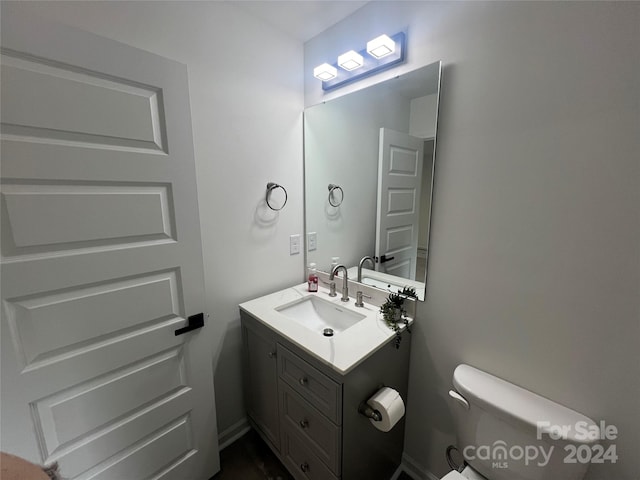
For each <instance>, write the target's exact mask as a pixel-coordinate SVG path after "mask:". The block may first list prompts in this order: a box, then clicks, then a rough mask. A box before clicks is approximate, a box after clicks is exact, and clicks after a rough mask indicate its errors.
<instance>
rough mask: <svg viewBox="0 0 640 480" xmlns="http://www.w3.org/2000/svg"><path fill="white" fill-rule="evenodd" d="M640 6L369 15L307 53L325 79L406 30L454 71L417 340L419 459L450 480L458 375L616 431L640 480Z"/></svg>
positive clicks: (309, 83)
mask: <svg viewBox="0 0 640 480" xmlns="http://www.w3.org/2000/svg"><path fill="white" fill-rule="evenodd" d="M639 29H640V3H637V2H588V3H587V2H512V3H502V2H489V3H484V2H469V3H466V2H443V3H438V2H384V1H380V2H372V3H370V4H368V5H366V6H365V7H363V8H362V9H360V10H358V11H357V12H355V13H354V14H353V15H352V16H350V17H348V18H347V19H346V20H345V21H343V22H341V23H339V24H337V25H336V26H334V27H332V28H330V29H328V30H327V31H325V32H323V33H322V34H320V35H319V36H317V37H315V38H314V39H312V40H310V41H309V42H308V43H306V44H305V103H306V104H307V105H313V104H315V103H318V101H320V100H321V99H322V98H323V95H322V91H321V89H320V86H319V82H318V81H316V80H315V79H314V78H313V77H312V75H311V71H312V68H313V66H314V65H318V64H319V63H321V62H324V61H328V60H332V59H335V58H336V56H337V55H338V54H340V53H342V52H343V51H345V50H347V49H350V48H354V47H355V48H356V49H359V48H362V46H363V45H364V44H365V42H366V41H367V40H369V39H371V38H373V37H374V36H377V35H378V34H380V33H383V32H386V33H389V34H394V33H396V32H398V31H400V30H404V31H406V32H407V35H408V61H407V63H406V64H405V65H403V66H401V67H398V68H397V69H394V70H393V71H391V72H386V73H383V74H380V75H378V76H376V77H374V78H370V79H367V80H366V81H363V82H361V83H359V84H357V85H355V86H351V87H348V88H347V87H346V88H345V89H343V90H342V91H338V92H336V93H334V94H332V96H336V95H341V94H344V93H345V92H348V91H351V90H354V89H358V88H361V87H362V85H366V84H368V83H371V82H377V81H379V80H381V79H383V78H389V77H390V76H393V75H397V73H398V72H401V71H408V70H412V69H415V68H417V67H420V66H423V65H426V64H429V63H431V62H433V61H434V60H438V59H442V60H443V62H444V71H443V85H442V97H441V106H440V119H439V135H438V145H437V159H436V171H435V178H436V184H435V193H434V198H433V220H432V222H433V223H432V232H431V243H430V248H429V250H430V256H429V277H428V283H427V300H426V302H425V303H423V304H420V306H419V308H418V322H417V326H416V327H415V328H414V330H413V336H412V359H411V361H412V364H411V372H410V391H409V398H408V413H407V422H408V423H407V433H406V441H405V453H406V454H407V460H408V462H409V463H410V464H411V465H413V467H414V470H415V471H416V472H418V471H419V472H420V473H421V474H422V475H423V477H424V478H427V472H431V473H433V474H435V475H442V474H443V473H444V472H445V471H446V470H447V466H446V463H445V457H444V450H445V447H446V446H447V445H449V444H451V443H453V442H454V430H453V423H452V418H451V415H450V413H449V409H448V400H447V391H448V389H449V388H450V386H451V375H452V372H453V369H454V368H455V366H456V365H457V364H459V363H463V362H464V363H468V364H471V365H474V366H476V367H478V368H481V369H484V370H486V371H488V372H491V373H493V374H495V375H498V376H500V377H502V378H505V379H507V380H509V381H512V382H514V383H517V384H519V385H522V386H524V387H526V388H529V389H531V390H533V391H535V392H537V393H539V394H541V395H544V396H546V397H548V398H551V399H553V400H555V401H557V402H559V403H562V404H564V405H566V406H568V407H571V408H573V409H576V410H578V411H580V412H582V413H584V414H586V415H588V416H590V417H591V418H593V419H595V420H604V421H606V422H607V423H610V424H614V425H616V426H618V428H619V430H620V434H619V438H618V439H617V440H616V441H615V442H613V443H615V444H616V446H617V452H618V455H619V460H618V462H617V463H616V464H603V465H592V466H591V469H590V472H589V474H588V478H589V480H596V479H597V480H610V479H613V478H615V479H617V480H635V479H637V478H638V472H640V459H639V457H638V454H637V453H638V450H637V449H638V445H639V444H640V438H639V432H640V414H639V413H638V400H639V398H640V383H639V382H640V363H639V362H638V340H639V338H640V295H639V290H640V288H639V286H640V216H639V210H638V206H639V205H640V160H639V159H640V155H639V152H640V106H639V102H640V72H639V69H640V49H639V48H638V45H640V31H639Z"/></svg>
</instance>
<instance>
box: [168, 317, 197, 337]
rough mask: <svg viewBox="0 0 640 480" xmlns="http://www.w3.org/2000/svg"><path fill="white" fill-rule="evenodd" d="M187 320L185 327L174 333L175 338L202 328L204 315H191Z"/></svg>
mask: <svg viewBox="0 0 640 480" xmlns="http://www.w3.org/2000/svg"><path fill="white" fill-rule="evenodd" d="M187 320H188V321H189V323H187V326H186V327H182V328H179V329H177V330H176V331H175V334H176V336H178V335H182V334H183V333H187V332H190V331H191V330H196V329H197V328H202V327H204V313H196V314H195V315H191V316H190V317H187Z"/></svg>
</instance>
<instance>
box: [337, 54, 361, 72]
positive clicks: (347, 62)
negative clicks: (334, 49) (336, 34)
mask: <svg viewBox="0 0 640 480" xmlns="http://www.w3.org/2000/svg"><path fill="white" fill-rule="evenodd" d="M338 65H340V67H342V68H344V69H345V70H347V71H348V72H350V71H351V70H355V69H356V68H360V67H361V66H363V65H364V59H363V58H362V55H360V54H359V53H358V52H356V51H355V50H349V51H348V52H347V53H343V54H342V55H340V56H339V57H338Z"/></svg>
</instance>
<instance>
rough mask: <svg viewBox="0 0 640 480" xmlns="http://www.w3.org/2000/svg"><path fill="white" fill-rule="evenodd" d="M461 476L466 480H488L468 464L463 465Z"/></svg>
mask: <svg viewBox="0 0 640 480" xmlns="http://www.w3.org/2000/svg"><path fill="white" fill-rule="evenodd" d="M462 478H464V479H466V480H488V479H487V478H486V477H483V476H482V475H480V474H479V473H478V472H476V471H475V470H474V469H473V468H471V467H469V466H467V467H465V469H464V470H463V471H462Z"/></svg>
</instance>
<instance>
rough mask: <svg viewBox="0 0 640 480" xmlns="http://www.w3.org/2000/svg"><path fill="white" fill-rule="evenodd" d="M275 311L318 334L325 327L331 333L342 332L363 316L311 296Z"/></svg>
mask: <svg viewBox="0 0 640 480" xmlns="http://www.w3.org/2000/svg"><path fill="white" fill-rule="evenodd" d="M276 311H278V312H280V313H281V314H283V315H284V316H286V317H288V318H290V319H292V320H295V321H296V322H298V323H300V324H302V325H304V326H305V327H307V328H309V329H310V330H313V331H315V332H318V333H320V334H323V331H324V329H325V328H330V329H332V330H333V333H339V332H342V331H344V330H346V329H347V328H349V327H351V326H353V325H355V324H356V323H358V322H359V321H360V320H363V319H364V318H365V315H363V314H361V313H357V312H353V311H351V310H348V309H346V308H342V307H341V306H340V305H338V304H336V303H333V302H329V301H327V300H324V299H322V298H319V297H313V296H308V297H304V298H301V299H300V300H296V301H295V302H292V303H289V304H287V305H283V306H280V307H277V308H276Z"/></svg>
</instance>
